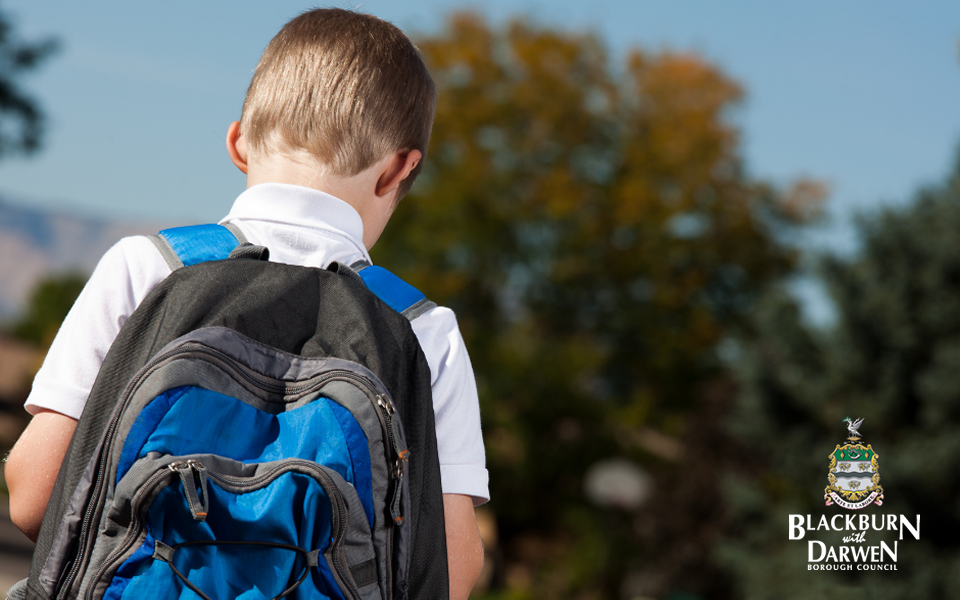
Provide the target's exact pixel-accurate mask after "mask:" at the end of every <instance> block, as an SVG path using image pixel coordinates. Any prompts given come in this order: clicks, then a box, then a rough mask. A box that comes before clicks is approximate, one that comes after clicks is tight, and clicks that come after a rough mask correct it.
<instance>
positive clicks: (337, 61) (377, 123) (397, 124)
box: [240, 8, 437, 196]
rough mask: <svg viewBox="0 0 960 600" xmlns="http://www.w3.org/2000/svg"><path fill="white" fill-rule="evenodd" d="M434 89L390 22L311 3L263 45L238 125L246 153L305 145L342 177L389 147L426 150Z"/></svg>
mask: <svg viewBox="0 0 960 600" xmlns="http://www.w3.org/2000/svg"><path fill="white" fill-rule="evenodd" d="M436 95H437V92H436V86H435V85H434V82H433V78H432V77H431V76H430V72H429V71H428V70H427V66H426V64H424V61H423V57H422V56H421V55H420V52H419V51H418V50H417V48H416V46H414V45H413V43H412V42H411V41H410V40H409V39H408V38H407V36H406V35H404V33H403V32H402V31H400V30H399V29H398V28H397V27H396V26H394V25H392V24H391V23H388V22H386V21H383V20H381V19H378V18H377V17H374V16H372V15H366V14H362V13H356V12H352V11H348V10H343V9H339V8H326V9H317V10H312V11H309V12H305V13H303V14H301V15H300V16H298V17H296V18H294V19H293V20H292V21H290V22H289V23H287V24H286V25H285V26H284V27H283V29H281V30H280V32H279V33H278V34H277V35H276V36H275V37H274V38H273V40H271V41H270V44H269V45H267V48H266V50H264V52H263V56H262V57H261V58H260V62H259V63H258V64H257V69H256V71H255V72H254V75H253V79H252V80H251V82H250V87H249V88H248V89H247V96H246V99H245V100H244V102H243V115H242V117H241V121H240V131H241V132H242V133H243V135H244V136H245V137H246V140H247V146H248V148H249V149H250V151H251V152H253V153H297V152H302V151H306V152H307V153H309V154H310V155H312V156H313V157H315V158H316V159H317V160H318V161H319V162H320V163H322V165H323V166H324V168H327V169H330V171H331V172H333V173H334V174H336V175H339V176H351V175H356V174H357V173H359V172H361V171H363V170H364V169H366V168H368V167H370V166H371V165H373V164H374V163H376V162H377V161H378V160H380V159H382V158H383V157H385V156H387V155H389V154H391V153H393V152H397V151H401V150H419V151H420V152H422V153H423V154H424V155H426V152H427V144H428V143H429V141H430V129H431V127H432V126H433V117H434V112H435V110H436ZM422 164H423V161H422V160H421V161H420V164H418V165H417V168H416V169H415V170H414V171H413V172H412V173H411V174H410V176H409V177H407V179H406V180H404V182H403V183H402V184H401V186H400V196H402V195H404V194H406V192H407V191H409V189H410V187H411V186H412V185H413V180H414V179H415V178H416V175H417V173H419V171H420V167H421V165H422Z"/></svg>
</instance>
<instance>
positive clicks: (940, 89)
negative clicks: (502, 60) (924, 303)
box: [0, 0, 960, 249]
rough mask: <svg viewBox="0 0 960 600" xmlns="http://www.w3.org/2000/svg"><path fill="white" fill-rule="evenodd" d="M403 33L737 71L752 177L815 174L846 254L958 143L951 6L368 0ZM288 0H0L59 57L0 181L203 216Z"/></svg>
mask: <svg viewBox="0 0 960 600" xmlns="http://www.w3.org/2000/svg"><path fill="white" fill-rule="evenodd" d="M333 5H336V6H343V7H348V8H349V7H359V8H360V9H361V10H365V11H367V12H371V13H373V14H376V15H378V16H380V17H382V18H385V19H388V20H390V21H392V22H394V23H396V24H397V25H399V26H400V27H401V28H403V29H405V30H406V31H408V32H410V33H414V34H415V33H416V32H425V33H430V32H435V31H437V30H439V29H440V28H441V27H442V26H443V23H444V18H445V16H446V15H448V14H449V13H450V12H451V11H454V10H463V9H472V10H474V11H477V12H481V13H482V14H485V15H487V16H488V18H489V19H490V20H491V21H493V22H503V21H505V20H507V19H508V18H510V17H511V16H518V15H519V16H526V17H529V18H531V19H533V20H534V21H536V22H539V23H541V24H543V25H547V26H551V27H558V28H562V29H566V30H576V31H583V30H589V31H594V32H596V33H598V34H599V35H600V36H602V38H603V39H604V40H605V41H606V43H607V45H608V47H609V48H610V50H611V52H612V53H613V54H614V55H622V54H623V53H624V52H625V51H626V50H627V49H628V48H630V47H632V46H640V47H642V48H646V49H650V50H656V49H662V48H670V49H676V50H692V51H695V52H698V53H700V54H701V55H703V56H705V57H706V58H707V59H709V60H710V61H712V62H714V63H716V64H718V65H719V66H720V67H721V68H722V69H723V70H725V71H726V72H727V73H728V74H729V75H730V76H732V77H733V78H734V79H736V80H737V81H739V82H740V83H741V84H742V85H743V86H744V87H745V89H746V91H747V99H746V101H745V102H744V104H743V106H742V108H741V109H740V110H739V111H738V112H737V113H736V115H735V118H736V120H737V121H738V123H739V124H740V125H741V127H742V130H743V150H744V154H745V156H746V159H747V165H748V168H749V169H750V171H751V172H752V173H753V174H754V175H755V176H758V177H762V178H765V179H769V180H772V181H774V182H776V183H779V184H784V185H786V184H788V183H789V182H791V181H792V180H794V179H796V178H798V177H804V176H808V177H815V178H819V179H822V180H825V181H826V182H828V183H829V185H830V187H831V190H832V194H831V197H830V200H829V204H828V209H829V213H830V215H831V216H832V222H833V225H832V226H830V227H825V228H822V229H821V230H820V231H819V232H817V233H814V234H810V235H809V236H808V237H807V242H806V243H807V244H808V245H810V246H811V247H830V248H837V249H849V248H850V247H852V239H853V237H852V234H851V230H850V227H849V226H848V222H849V218H850V216H851V215H852V214H854V213H856V212H858V211H864V210H869V209H871V208H872V207H875V206H877V205H879V204H882V203H891V202H892V203H896V202H902V201H904V200H905V199H908V198H909V197H910V195H911V194H912V192H913V191H914V190H915V189H916V188H917V186H919V185H921V184H924V183H934V182H937V181H938V180H940V179H942V177H943V176H944V174H945V173H946V172H947V170H948V169H949V167H950V165H951V164H952V162H953V160H954V158H955V156H956V150H957V148H958V143H960V60H958V59H960V2H956V0H929V1H926V2H922V3H912V2H906V1H901V2H891V1H884V0H874V1H868V0H841V1H839V2H838V1H836V0H834V1H830V2H827V1H821V0H811V1H807V2H789V3H788V2H771V1H769V0H766V1H760V0H750V1H746V0H744V1H737V0H732V1H727V2H719V1H718V0H713V1H709V0H700V1H693V0H669V1H668V0H659V1H652V0H633V1H627V0H591V1H590V2H583V1H580V2H574V1H572V0H552V1H549V2H548V1H534V0H513V1H510V2H508V1H504V0H488V1H486V2H483V3H470V2H457V1H452V0H422V1H420V2H412V3H402V2H396V1H393V2H388V1H384V0H370V1H367V2H362V3H359V4H354V3H342V2H339V3H333ZM312 6H314V4H312V3H305V2H295V1H271V2H265V1H261V2H253V1H249V0H233V1H229V2H228V1H226V0H204V1H202V2H196V1H194V2H186V1H180V0H171V1H167V2H151V3H141V2H129V1H122V2H121V1H118V0H103V1H96V2H84V3H80V2H65V1H59V2H53V1H46V0H7V1H4V2H2V3H0V7H2V8H3V9H4V10H5V11H6V12H7V13H9V14H10V15H11V16H13V17H14V19H15V23H16V24H17V26H18V29H19V31H20V33H21V34H23V35H24V36H26V37H28V38H32V37H37V36H43V35H54V36H57V37H59V38H60V40H61V42H62V50H61V52H60V53H59V55H57V56H56V57H54V58H53V59H52V60H50V61H49V62H48V63H47V64H46V65H45V66H44V67H43V69H42V70H41V71H38V72H37V73H35V74H33V75H31V76H30V77H29V78H28V79H27V81H26V82H25V83H26V87H27V88H28V89H29V90H30V91H31V92H32V93H33V95H34V96H36V97H37V98H38V99H39V100H40V101H41V102H42V104H43V106H44V107H45V108H46V111H47V114H48V116H49V130H48V136H47V138H46V146H45V148H44V150H43V151H42V152H41V153H40V154H39V155H37V156H35V157H31V158H29V159H19V158H15V159H5V160H3V161H2V162H0V193H3V194H4V195H5V196H7V197H10V198H15V199H18V200H19V201H23V202H29V203H33V204H35V205H41V206H53V207H60V208H63V207H66V208H69V209H71V210H74V211H77V212H83V213H88V214H99V215H108V216H116V217H119V218H124V219H150V220H163V221H167V222H170V221H173V222H184V223H186V222H205V221H211V220H217V219H219V218H220V217H221V216H222V215H223V214H225V213H226V211H227V210H228V209H229V206H230V204H231V202H232V200H233V198H234V197H235V196H236V195H237V194H238V193H239V192H240V191H242V189H243V186H244V180H243V176H242V175H241V174H240V173H239V172H238V171H236V170H235V168H234V167H233V166H232V165H231V164H230V162H229V161H228V160H227V157H226V153H225V151H224V149H223V137H224V133H225V131H226V127H227V125H228V124H229V122H230V121H231V120H233V119H235V118H237V117H238V116H239V111H240V105H241V102H242V98H243V93H244V91H245V89H246V85H247V82H248V81H249V77H250V74H251V71H252V69H253V67H254V65H255V64H256V61H257V58H258V57H259V54H260V52H261V51H262V49H263V47H264V46H265V45H266V43H267V42H268V41H269V39H270V37H271V36H272V35H273V34H274V33H275V32H276V31H277V30H278V29H279V28H280V27H281V26H282V25H283V23H284V22H285V21H287V20H288V19H289V18H290V17H291V16H293V15H295V14H297V13H298V12H300V11H301V10H304V9H306V8H310V7H312Z"/></svg>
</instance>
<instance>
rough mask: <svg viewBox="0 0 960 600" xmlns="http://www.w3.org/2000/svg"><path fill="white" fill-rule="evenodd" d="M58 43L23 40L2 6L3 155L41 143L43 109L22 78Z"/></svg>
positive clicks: (0, 151) (0, 97)
mask: <svg viewBox="0 0 960 600" xmlns="http://www.w3.org/2000/svg"><path fill="white" fill-rule="evenodd" d="M56 47H57V44H56V42H55V41H53V40H51V39H46V40H40V41H36V42H25V41H22V40H20V39H19V38H18V37H17V35H16V33H15V31H14V28H13V24H12V22H11V19H10V16H9V15H7V14H6V13H4V12H3V11H2V10H0V157H2V156H4V155H8V154H11V153H16V152H23V153H27V154H29V153H31V152H34V151H36V150H37V149H38V148H39V147H40V139H41V136H42V133H43V113H42V112H41V111H40V108H39V106H38V105H37V102H36V100H34V99H33V98H31V97H30V95H29V94H27V92H26V91H25V90H24V89H23V88H22V87H21V86H20V82H21V81H22V78H23V76H24V75H25V74H26V73H27V72H29V71H31V70H33V69H35V68H36V67H37V66H39V65H40V64H41V63H42V62H43V61H44V60H45V59H46V58H48V57H49V56H50V55H51V54H52V53H53V52H54V51H55V50H56Z"/></svg>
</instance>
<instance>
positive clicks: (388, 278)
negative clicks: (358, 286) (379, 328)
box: [359, 265, 427, 313]
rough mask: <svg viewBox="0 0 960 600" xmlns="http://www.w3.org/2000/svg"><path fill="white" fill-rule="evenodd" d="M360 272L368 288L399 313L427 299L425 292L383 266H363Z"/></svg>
mask: <svg viewBox="0 0 960 600" xmlns="http://www.w3.org/2000/svg"><path fill="white" fill-rule="evenodd" d="M359 272H360V277H361V279H363V282H364V283H365V284H367V288H368V289H369V290H370V291H371V292H373V293H374V294H376V295H377V296H378V297H379V298H380V299H381V300H383V301H384V303H386V304H387V306H389V307H390V308H392V309H393V310H395V311H397V312H398V313H403V312H405V311H407V309H409V308H412V307H414V306H416V305H417V304H420V303H423V302H426V300H427V297H426V296H424V295H423V292H421V291H420V290H418V289H417V288H415V287H413V286H412V285H410V284H409V283H407V282H406V281H404V280H402V279H400V278H399V277H397V276H396V275H394V274H393V273H391V272H390V271H388V270H386V269H384V268H383V267H378V266H375V265H371V266H368V267H363V268H362V269H360V271H359Z"/></svg>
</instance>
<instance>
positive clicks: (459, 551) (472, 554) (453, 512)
mask: <svg viewBox="0 0 960 600" xmlns="http://www.w3.org/2000/svg"><path fill="white" fill-rule="evenodd" d="M443 515H444V526H445V527H446V530H447V570H448V572H449V577H450V600H462V599H465V598H467V597H468V596H470V591H471V590H472V589H473V586H474V585H475V584H476V583H477V579H479V578H480V572H481V571H482V570H483V541H482V540H481V539H480V529H479V528H478V527H477V517H476V515H475V514H474V512H473V497H471V496H464V495H462V494H444V495H443Z"/></svg>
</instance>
